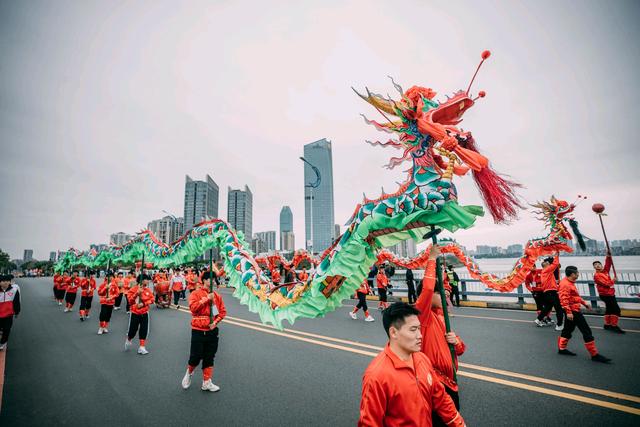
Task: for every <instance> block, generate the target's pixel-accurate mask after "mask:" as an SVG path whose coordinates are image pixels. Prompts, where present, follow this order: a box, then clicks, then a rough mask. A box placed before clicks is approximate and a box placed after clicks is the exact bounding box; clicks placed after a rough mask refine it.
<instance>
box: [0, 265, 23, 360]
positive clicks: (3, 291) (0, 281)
mask: <svg viewBox="0 0 640 427" xmlns="http://www.w3.org/2000/svg"><path fill="white" fill-rule="evenodd" d="M11 280H13V276H12V275H11V274H2V275H0V333H2V337H1V338H0V351H3V350H4V349H6V348H7V342H8V341H9V334H10V333H11V326H13V319H14V317H15V318H17V317H18V314H20V287H19V286H18V285H16V284H15V283H11Z"/></svg>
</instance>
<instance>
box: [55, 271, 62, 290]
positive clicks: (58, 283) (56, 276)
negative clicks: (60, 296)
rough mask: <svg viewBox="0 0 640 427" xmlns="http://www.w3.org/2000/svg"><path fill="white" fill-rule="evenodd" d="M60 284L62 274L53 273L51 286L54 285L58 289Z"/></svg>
mask: <svg viewBox="0 0 640 427" xmlns="http://www.w3.org/2000/svg"><path fill="white" fill-rule="evenodd" d="M60 285H62V276H61V275H60V274H54V275H53V286H55V287H56V289H60Z"/></svg>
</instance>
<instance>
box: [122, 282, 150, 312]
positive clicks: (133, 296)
mask: <svg viewBox="0 0 640 427" xmlns="http://www.w3.org/2000/svg"><path fill="white" fill-rule="evenodd" d="M139 289H140V286H139V285H136V286H134V287H133V288H131V289H129V292H127V299H128V300H129V306H130V308H131V313H133V314H145V313H148V312H149V307H150V306H151V304H153V302H154V301H155V297H154V296H153V292H152V291H151V289H149V288H142V293H140V295H138V290H139ZM138 304H142V307H139V306H138Z"/></svg>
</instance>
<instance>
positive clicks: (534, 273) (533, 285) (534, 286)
mask: <svg viewBox="0 0 640 427" xmlns="http://www.w3.org/2000/svg"><path fill="white" fill-rule="evenodd" d="M541 272H542V270H541V269H539V268H535V266H534V268H533V270H531V271H530V272H529V274H527V277H525V279H524V286H525V287H526V288H527V290H528V291H529V292H531V296H532V297H533V300H534V301H535V303H536V314H538V315H539V314H540V312H541V311H542V310H543V309H544V293H543V289H542V278H541V277H540V273H541ZM547 319H548V320H547ZM550 320H551V319H549V318H548V317H547V318H545V319H544V320H543V321H544V322H545V323H549V321H550Z"/></svg>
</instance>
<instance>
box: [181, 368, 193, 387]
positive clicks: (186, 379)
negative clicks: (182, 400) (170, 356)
mask: <svg viewBox="0 0 640 427" xmlns="http://www.w3.org/2000/svg"><path fill="white" fill-rule="evenodd" d="M192 377H193V373H189V370H188V369H187V373H186V374H184V378H182V388H183V389H185V390H186V389H188V388H189V387H190V386H191V378H192Z"/></svg>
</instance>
